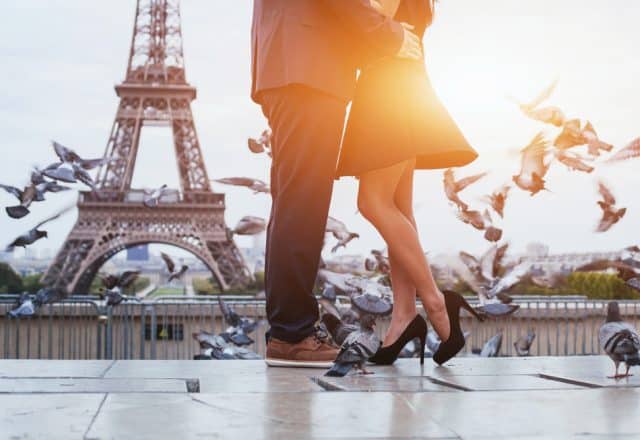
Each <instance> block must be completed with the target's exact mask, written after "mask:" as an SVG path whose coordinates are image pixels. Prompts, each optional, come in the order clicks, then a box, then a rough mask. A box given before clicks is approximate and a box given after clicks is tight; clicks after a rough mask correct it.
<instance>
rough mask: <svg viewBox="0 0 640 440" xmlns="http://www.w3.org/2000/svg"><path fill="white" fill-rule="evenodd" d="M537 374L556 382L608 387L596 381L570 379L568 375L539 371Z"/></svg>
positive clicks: (593, 387)
mask: <svg viewBox="0 0 640 440" xmlns="http://www.w3.org/2000/svg"><path fill="white" fill-rule="evenodd" d="M537 376H538V377H540V378H541V379H546V380H551V381H555V382H562V383H567V384H569V385H578V386H581V387H585V388H592V389H599V388H606V386H603V385H597V384H595V383H590V382H584V381H581V380H578V379H569V378H566V377H560V376H553V375H551V374H545V373H538V374H537Z"/></svg>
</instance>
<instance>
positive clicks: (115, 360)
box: [100, 359, 117, 378]
mask: <svg viewBox="0 0 640 440" xmlns="http://www.w3.org/2000/svg"><path fill="white" fill-rule="evenodd" d="M116 362H117V359H114V360H113V361H112V362H111V364H109V366H108V367H107V368H106V369H105V370H104V371H103V372H102V375H101V376H100V377H102V378H104V377H105V376H106V374H107V373H108V372H109V370H110V369H111V367H113V366H114V365H115V364H116Z"/></svg>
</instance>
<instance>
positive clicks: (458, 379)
mask: <svg viewBox="0 0 640 440" xmlns="http://www.w3.org/2000/svg"><path fill="white" fill-rule="evenodd" d="M434 380H435V381H436V382H437V383H441V384H443V385H448V386H452V387H459V388H461V389H464V390H466V391H522V390H570V389H580V388H584V387H583V386H580V385H577V384H570V383H565V382H560V381H556V380H549V379H545V378H542V377H538V376H529V375H525V374H520V375H506V374H505V375H501V376H497V375H486V376H484V375H478V374H476V375H468V376H455V375H447V376H442V377H439V378H434Z"/></svg>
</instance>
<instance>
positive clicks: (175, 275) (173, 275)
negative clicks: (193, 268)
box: [160, 252, 189, 283]
mask: <svg viewBox="0 0 640 440" xmlns="http://www.w3.org/2000/svg"><path fill="white" fill-rule="evenodd" d="M160 256H161V257H162V259H163V260H164V264H165V265H166V266H167V270H168V271H169V279H168V280H167V282H168V283H170V282H171V281H173V280H179V279H181V278H182V276H183V275H184V274H185V273H186V272H187V271H188V270H189V266H187V265H186V264H183V265H182V266H180V268H178V267H176V264H175V263H174V262H173V259H172V258H171V257H170V256H169V255H167V254H165V253H164V252H161V253H160Z"/></svg>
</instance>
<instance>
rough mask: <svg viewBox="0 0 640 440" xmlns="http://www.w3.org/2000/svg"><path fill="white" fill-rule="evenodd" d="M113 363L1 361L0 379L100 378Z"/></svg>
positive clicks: (38, 360)
mask: <svg viewBox="0 0 640 440" xmlns="http://www.w3.org/2000/svg"><path fill="white" fill-rule="evenodd" d="M113 363H114V361H98V360H82V361H75V360H40V359H33V360H32V359H1V360H0V378H2V377H101V376H102V375H103V374H104V373H105V371H106V370H107V369H108V368H109V366H110V365H112V364H113Z"/></svg>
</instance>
